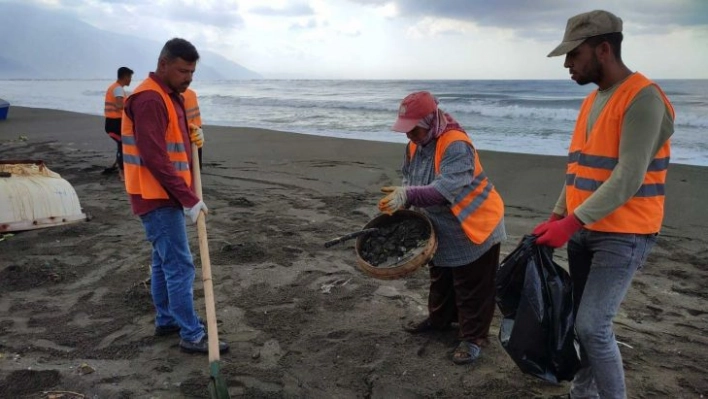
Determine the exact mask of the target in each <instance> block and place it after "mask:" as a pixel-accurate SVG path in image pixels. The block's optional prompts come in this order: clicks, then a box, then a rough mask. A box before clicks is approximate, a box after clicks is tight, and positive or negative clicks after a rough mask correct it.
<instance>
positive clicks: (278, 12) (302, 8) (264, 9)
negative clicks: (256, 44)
mask: <svg viewBox="0 0 708 399" xmlns="http://www.w3.org/2000/svg"><path fill="white" fill-rule="evenodd" d="M248 11H249V12H251V13H253V14H260V15H266V16H275V17H306V16H310V15H315V10H313V9H312V7H310V5H309V4H303V3H298V4H291V5H288V6H287V7H285V8H274V7H268V6H259V7H254V8H251V9H250V10H248Z"/></svg>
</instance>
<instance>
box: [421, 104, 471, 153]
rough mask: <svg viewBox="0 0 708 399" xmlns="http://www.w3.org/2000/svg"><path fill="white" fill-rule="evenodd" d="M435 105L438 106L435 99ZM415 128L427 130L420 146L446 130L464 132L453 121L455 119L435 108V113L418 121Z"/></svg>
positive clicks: (455, 121)
mask: <svg viewBox="0 0 708 399" xmlns="http://www.w3.org/2000/svg"><path fill="white" fill-rule="evenodd" d="M435 103H436V104H438V99H437V98H436V99H435ZM416 126H420V127H422V128H424V129H428V135H427V136H425V139H424V140H423V141H422V142H421V145H427V144H428V143H430V142H431V141H432V140H433V139H437V138H438V137H440V136H442V134H443V133H445V132H447V131H448V130H460V131H462V132H464V131H465V130H464V129H462V126H460V124H459V123H458V122H457V120H455V118H453V117H452V116H451V115H450V114H448V113H447V112H445V111H443V110H441V109H440V108H437V109H436V110H435V111H433V112H431V113H430V114H428V115H427V116H426V117H424V118H423V119H421V120H420V121H418V124H417V125H416Z"/></svg>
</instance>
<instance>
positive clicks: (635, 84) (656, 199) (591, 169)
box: [566, 73, 674, 234]
mask: <svg viewBox="0 0 708 399" xmlns="http://www.w3.org/2000/svg"><path fill="white" fill-rule="evenodd" d="M649 85H655V84H654V83H653V82H652V81H650V80H649V79H647V78H646V77H645V76H644V75H642V74H640V73H635V74H633V75H632V76H630V77H629V78H627V80H626V81H625V82H624V83H622V84H621V85H620V86H619V87H618V88H617V90H616V91H615V93H614V94H613V95H612V97H611V98H610V99H609V101H608V102H607V104H606V105H605V108H604V109H603V110H602V112H601V113H600V115H599V116H598V118H597V121H596V122H595V124H594V125H593V128H592V131H591V132H590V139H589V140H588V139H587V137H588V136H587V123H588V115H589V114H590V109H591V108H592V104H593V101H594V100H595V97H596V96H597V90H596V91H594V92H592V93H590V94H589V95H588V97H587V98H586V99H585V101H584V102H583V105H582V106H581V108H580V115H579V117H578V121H577V123H576V125H575V132H574V133H573V139H572V141H571V144H570V150H569V152H568V168H567V172H566V206H567V208H568V212H569V213H571V212H573V211H574V210H575V209H576V208H577V207H578V206H580V204H582V203H583V202H585V200H587V199H588V197H590V196H591V195H592V194H593V193H594V192H595V190H597V189H598V188H599V187H600V186H601V185H602V183H604V182H605V180H607V179H608V178H609V177H610V175H611V174H612V171H613V170H614V168H615V166H616V165H617V162H618V159H619V143H620V137H621V135H622V122H623V119H624V115H625V112H626V111H627V108H628V107H629V104H630V103H631V102H632V99H634V97H635V96H636V95H637V93H639V92H640V91H641V90H642V89H644V88H645V87H647V86H649ZM656 87H657V88H659V87H658V86H656ZM659 92H660V93H661V96H662V98H663V99H664V103H665V104H666V107H667V108H668V109H669V110H670V111H671V116H672V117H673V116H674V108H673V106H672V105H671V103H670V102H669V100H668V99H667V98H666V95H665V94H664V92H662V91H661V89H659ZM670 149H671V146H670V144H669V141H668V140H667V141H666V143H664V144H663V145H662V146H661V148H660V149H659V151H658V152H657V153H656V155H655V156H654V159H653V160H652V161H651V163H650V164H649V168H648V169H647V173H646V174H645V175H644V181H643V183H642V186H641V187H640V188H639V190H637V193H636V194H634V196H633V197H632V198H630V199H629V200H628V201H627V202H625V203H624V204H623V205H622V206H620V207H619V208H617V209H615V210H614V211H613V212H612V213H610V214H609V215H607V216H605V217H604V218H602V219H600V220H598V221H597V222H595V223H591V224H587V225H585V228H587V229H589V230H594V231H603V232H611V233H635V234H652V233H656V232H658V231H659V230H660V229H661V222H662V219H663V217H664V184H665V183H666V171H667V168H668V166H669V158H670Z"/></svg>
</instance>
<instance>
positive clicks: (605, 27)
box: [533, 10, 674, 398]
mask: <svg viewBox="0 0 708 399" xmlns="http://www.w3.org/2000/svg"><path fill="white" fill-rule="evenodd" d="M621 44H622V20H621V19H620V18H619V17H617V16H616V15H614V14H612V13H610V12H607V11H603V10H595V11H591V12H587V13H583V14H579V15H576V16H574V17H571V18H570V19H568V23H567V25H566V28H565V35H564V36H563V41H562V43H561V44H560V45H559V46H558V47H556V48H555V49H554V50H553V51H551V53H550V54H548V56H549V57H554V56H565V62H564V64H563V66H564V67H566V68H568V70H569V71H570V75H571V79H573V80H574V81H575V82H576V83H578V84H579V85H585V84H588V83H593V84H596V85H597V86H598V90H595V91H593V92H591V93H590V94H589V95H588V96H587V97H586V98H585V101H584V102H583V104H582V106H581V107H580V115H579V116H578V120H577V122H576V125H575V131H574V133H573V138H572V140H571V142H570V149H569V151H568V163H567V169H566V174H565V186H564V189H563V190H562V191H561V194H560V197H559V199H558V201H557V202H556V205H555V208H554V209H553V212H552V214H551V216H550V218H549V220H548V221H546V222H543V223H541V224H540V225H538V226H537V227H536V228H535V229H534V230H533V234H534V235H536V236H537V237H538V238H537V239H536V243H537V244H539V245H547V246H550V247H553V248H558V247H561V246H563V245H565V244H566V243H568V264H569V267H570V275H571V278H572V280H573V297H574V298H573V299H574V305H575V331H576V334H577V336H578V339H579V341H580V358H581V369H580V370H579V371H578V372H577V373H576V374H575V378H574V379H573V382H572V384H571V389H570V396H571V397H572V398H625V397H627V392H626V387H625V379H624V370H623V368H622V355H621V354H620V351H619V349H618V346H617V341H616V340H615V335H614V332H613V331H612V319H613V318H614V317H615V315H616V314H617V311H618V310H619V307H620V304H621V303H622V301H623V300H624V297H625V295H626V294H627V290H628V289H629V286H630V284H631V282H632V277H633V276H634V273H635V272H636V271H637V270H639V269H640V268H641V267H642V266H643V264H644V262H645V261H646V258H647V255H648V254H649V252H650V251H651V249H652V247H653V246H654V243H655V242H656V238H657V234H658V233H659V230H660V229H661V224H662V220H663V217H664V190H665V186H664V184H665V183H666V171H667V168H668V166H669V156H670V145H669V137H671V135H672V134H673V132H674V109H673V106H672V105H671V103H670V102H669V100H668V99H667V98H666V95H665V94H664V92H663V91H662V90H661V89H660V88H659V86H658V85H657V84H656V83H654V82H652V81H651V80H649V79H647V78H646V77H645V76H644V75H642V74H640V73H639V72H632V71H631V70H630V69H629V68H627V66H625V64H624V62H623V61H622V56H621Z"/></svg>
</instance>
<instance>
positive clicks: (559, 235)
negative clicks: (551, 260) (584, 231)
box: [533, 213, 583, 248]
mask: <svg viewBox="0 0 708 399" xmlns="http://www.w3.org/2000/svg"><path fill="white" fill-rule="evenodd" d="M581 227H583V223H582V222H581V221H580V220H579V219H578V218H577V217H575V215H573V214H572V213H571V214H570V215H568V216H566V217H564V218H563V219H560V220H555V221H552V222H551V221H548V222H543V223H541V224H539V225H538V226H536V228H535V229H533V235H535V236H537V237H538V238H536V244H537V245H546V246H549V247H551V248H559V247H562V246H563V245H564V244H565V243H567V242H568V240H570V237H571V236H572V235H573V233H575V232H576V231H578V230H580V228H581Z"/></svg>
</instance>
